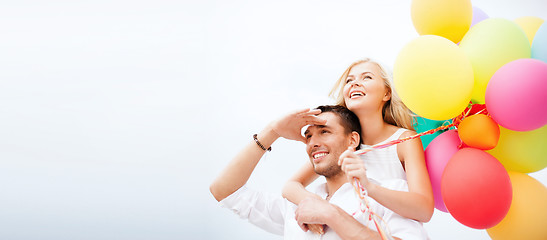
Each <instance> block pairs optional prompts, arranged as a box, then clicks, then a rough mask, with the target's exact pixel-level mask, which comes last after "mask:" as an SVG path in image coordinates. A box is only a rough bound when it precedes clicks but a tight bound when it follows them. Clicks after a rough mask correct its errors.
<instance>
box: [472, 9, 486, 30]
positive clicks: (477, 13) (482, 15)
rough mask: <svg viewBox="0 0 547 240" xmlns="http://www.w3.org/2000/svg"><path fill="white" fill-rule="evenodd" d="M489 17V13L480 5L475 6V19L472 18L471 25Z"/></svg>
mask: <svg viewBox="0 0 547 240" xmlns="http://www.w3.org/2000/svg"><path fill="white" fill-rule="evenodd" d="M487 18H488V15H487V14H486V13H485V12H484V11H482V10H481V9H480V8H478V7H473V20H471V27H472V26H473V25H475V24H477V23H479V22H480V21H482V20H484V19H487Z"/></svg>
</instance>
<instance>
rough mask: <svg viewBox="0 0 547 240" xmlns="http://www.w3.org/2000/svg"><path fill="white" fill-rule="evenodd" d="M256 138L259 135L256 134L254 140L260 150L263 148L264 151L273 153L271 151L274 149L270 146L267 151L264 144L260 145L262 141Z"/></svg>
mask: <svg viewBox="0 0 547 240" xmlns="http://www.w3.org/2000/svg"><path fill="white" fill-rule="evenodd" d="M256 136H258V134H256V133H255V134H254V135H253V139H254V140H255V142H256V144H257V145H258V146H259V147H260V148H262V150H264V151H268V152H271V151H272V147H271V146H270V147H269V148H268V149H266V147H264V145H262V143H260V141H258V138H257V137H256Z"/></svg>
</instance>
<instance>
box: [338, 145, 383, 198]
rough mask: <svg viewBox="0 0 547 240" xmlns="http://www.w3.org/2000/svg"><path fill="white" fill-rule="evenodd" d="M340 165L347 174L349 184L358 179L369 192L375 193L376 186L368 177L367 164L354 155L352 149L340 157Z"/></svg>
mask: <svg viewBox="0 0 547 240" xmlns="http://www.w3.org/2000/svg"><path fill="white" fill-rule="evenodd" d="M338 165H340V166H341V168H342V171H344V173H346V176H347V178H348V182H350V183H353V181H354V179H357V180H358V181H359V182H360V183H361V185H362V186H363V187H364V188H365V189H366V190H367V191H368V192H370V191H371V190H372V191H374V187H375V184H374V183H372V182H371V181H369V179H368V177H367V172H366V167H365V163H364V162H363V160H362V159H361V158H360V157H359V156H357V155H356V154H355V153H354V151H353V149H352V148H348V150H346V151H345V152H343V153H342V154H341V155H340V158H339V160H338Z"/></svg>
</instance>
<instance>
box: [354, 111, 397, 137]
mask: <svg viewBox="0 0 547 240" xmlns="http://www.w3.org/2000/svg"><path fill="white" fill-rule="evenodd" d="M357 117H359V122H360V123H361V138H362V139H363V144H365V145H374V144H377V143H379V142H382V141H383V140H385V139H387V138H388V137H389V136H391V134H392V133H390V131H389V129H390V128H391V127H392V126H391V125H389V124H388V123H386V122H384V119H383V117H382V113H381V112H375V113H361V114H357Z"/></svg>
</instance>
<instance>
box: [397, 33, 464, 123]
mask: <svg viewBox="0 0 547 240" xmlns="http://www.w3.org/2000/svg"><path fill="white" fill-rule="evenodd" d="M393 76H394V83H395V91H396V92H397V94H399V96H400V97H401V99H402V100H403V103H405V105H406V106H407V107H408V108H410V110H412V111H413V112H414V113H416V114H418V115H420V116H422V117H425V118H428V119H432V120H446V119H450V118H454V117H456V116H457V115H458V114H460V113H461V112H462V111H463V110H464V109H465V108H466V107H467V105H468V104H469V100H470V99H471V90H472V89H473V68H472V67H471V63H470V62H469V60H468V59H467V57H466V56H465V54H464V53H463V51H461V50H460V49H459V48H458V46H457V45H456V44H454V43H453V42H451V41H450V40H448V39H446V38H443V37H439V36H434V35H426V36H420V37H418V38H416V39H414V40H412V41H410V42H409V43H408V44H407V45H406V46H405V47H404V48H403V49H402V50H401V51H400V52H399V55H398V56H397V59H396V60H395V65H394V69H393Z"/></svg>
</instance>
